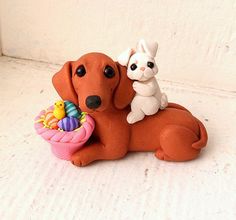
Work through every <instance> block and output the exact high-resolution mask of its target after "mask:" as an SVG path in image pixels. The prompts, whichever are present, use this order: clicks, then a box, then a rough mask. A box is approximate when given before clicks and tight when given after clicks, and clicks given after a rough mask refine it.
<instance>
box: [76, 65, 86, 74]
mask: <svg viewBox="0 0 236 220" xmlns="http://www.w3.org/2000/svg"><path fill="white" fill-rule="evenodd" d="M85 73H86V70H85V68H84V66H83V65H80V66H79V67H78V68H77V69H76V75H77V76H79V77H82V76H84V75H85Z"/></svg>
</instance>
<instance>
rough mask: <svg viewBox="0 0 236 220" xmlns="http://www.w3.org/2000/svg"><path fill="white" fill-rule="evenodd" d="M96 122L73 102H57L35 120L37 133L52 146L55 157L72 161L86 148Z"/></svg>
mask: <svg viewBox="0 0 236 220" xmlns="http://www.w3.org/2000/svg"><path fill="white" fill-rule="evenodd" d="M94 126H95V124H94V120H93V119H92V118H91V117H90V116H89V115H88V114H86V113H85V112H81V111H80V109H79V108H77V107H76V106H75V105H74V104H73V103H72V102H69V101H62V100H60V101H57V102H55V104H54V106H50V107H49V108H48V109H46V110H43V111H41V112H40V113H39V115H38V116H37V117H36V118H35V124H34V127H35V130H36V132H37V133H38V134H39V135H40V136H41V137H42V138H43V139H45V140H46V141H47V142H49V143H50V144H51V149H52V152H53V154H54V155H55V156H57V157H58V158H60V159H63V160H70V159H71V156H72V154H73V153H74V152H76V151H77V150H79V149H80V148H81V147H83V146H84V143H85V142H86V141H87V140H88V139H89V138H90V136H91V134H92V132H93V129H94Z"/></svg>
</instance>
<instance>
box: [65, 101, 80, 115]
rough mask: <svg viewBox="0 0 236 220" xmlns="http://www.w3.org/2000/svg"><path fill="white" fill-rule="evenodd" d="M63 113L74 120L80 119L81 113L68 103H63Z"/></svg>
mask: <svg viewBox="0 0 236 220" xmlns="http://www.w3.org/2000/svg"><path fill="white" fill-rule="evenodd" d="M64 103H65V111H66V115H67V116H68V117H75V118H80V117H81V111H79V110H78V109H77V108H76V106H75V104H74V103H72V102H69V101H65V102H64Z"/></svg>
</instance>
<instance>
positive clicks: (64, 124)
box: [57, 117, 80, 131]
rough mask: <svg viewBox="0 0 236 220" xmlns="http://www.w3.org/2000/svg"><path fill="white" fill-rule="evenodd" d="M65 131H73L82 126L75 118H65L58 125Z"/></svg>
mask: <svg viewBox="0 0 236 220" xmlns="http://www.w3.org/2000/svg"><path fill="white" fill-rule="evenodd" d="M57 125H58V127H59V128H60V129H62V130H63V131H73V130H75V129H76V128H78V127H79V126H80V123H79V120H78V119H77V118H75V117H65V118H63V119H61V120H60V121H59V122H58V123H57Z"/></svg>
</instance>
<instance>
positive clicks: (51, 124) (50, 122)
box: [44, 110, 59, 129]
mask: <svg viewBox="0 0 236 220" xmlns="http://www.w3.org/2000/svg"><path fill="white" fill-rule="evenodd" d="M58 121H59V120H58V119H57V118H56V117H55V116H54V115H53V111H52V110H47V111H46V113H45V115H44V125H45V126H46V127H48V128H52V129H58V125H57V123H58Z"/></svg>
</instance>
